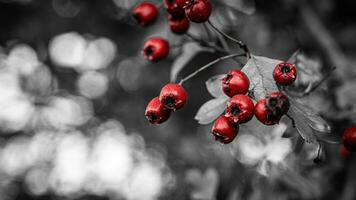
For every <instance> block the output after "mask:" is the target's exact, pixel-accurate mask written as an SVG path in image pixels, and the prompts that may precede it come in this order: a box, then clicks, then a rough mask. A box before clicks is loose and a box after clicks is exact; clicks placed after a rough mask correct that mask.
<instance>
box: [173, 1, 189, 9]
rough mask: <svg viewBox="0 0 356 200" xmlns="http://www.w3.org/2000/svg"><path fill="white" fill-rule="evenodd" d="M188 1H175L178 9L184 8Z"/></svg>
mask: <svg viewBox="0 0 356 200" xmlns="http://www.w3.org/2000/svg"><path fill="white" fill-rule="evenodd" d="M189 1H190V0H176V3H177V5H178V6H179V7H181V8H184V7H185V6H186V5H187V4H188V3H189Z"/></svg>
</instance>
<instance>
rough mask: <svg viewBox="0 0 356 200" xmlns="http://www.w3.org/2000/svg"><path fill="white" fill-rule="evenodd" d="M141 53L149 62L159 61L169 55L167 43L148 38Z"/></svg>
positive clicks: (160, 39) (162, 40) (161, 39)
mask: <svg viewBox="0 0 356 200" xmlns="http://www.w3.org/2000/svg"><path fill="white" fill-rule="evenodd" d="M143 53H144V55H145V57H146V58H147V59H148V60H149V61H159V60H162V59H164V58H166V57H167V56H168V54H169V43H168V42H167V40H165V39H163V38H150V39H148V40H147V41H146V42H145V45H144V47H143Z"/></svg>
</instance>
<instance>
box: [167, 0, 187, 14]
mask: <svg viewBox="0 0 356 200" xmlns="http://www.w3.org/2000/svg"><path fill="white" fill-rule="evenodd" d="M164 6H165V7H166V9H167V12H168V13H169V14H171V15H173V16H175V17H183V16H185V11H184V8H183V6H179V5H178V4H177V1H176V0H164Z"/></svg>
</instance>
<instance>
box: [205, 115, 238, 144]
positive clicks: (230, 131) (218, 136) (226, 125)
mask: <svg viewBox="0 0 356 200" xmlns="http://www.w3.org/2000/svg"><path fill="white" fill-rule="evenodd" d="M238 131H239V125H238V124H233V123H231V122H230V121H229V119H228V118H226V117H225V116H220V117H219V118H218V119H217V120H216V121H215V122H214V125H213V128H212V130H211V132H212V134H213V135H214V137H215V140H217V141H219V142H220V143H222V144H228V143H230V142H232V141H233V140H234V139H235V137H236V135H237V133H238Z"/></svg>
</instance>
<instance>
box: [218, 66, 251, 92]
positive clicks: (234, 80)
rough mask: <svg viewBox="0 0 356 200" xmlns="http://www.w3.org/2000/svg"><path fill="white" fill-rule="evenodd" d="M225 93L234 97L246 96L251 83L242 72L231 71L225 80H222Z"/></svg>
mask: <svg viewBox="0 0 356 200" xmlns="http://www.w3.org/2000/svg"><path fill="white" fill-rule="evenodd" d="M221 83H222V88H223V91H224V93H225V94H226V95H227V96H229V97H233V96H234V95H236V94H246V93H247V91H248V89H249V87H250V81H249V79H248V77H247V76H246V74H245V73H244V72H242V71H240V70H233V71H230V72H229V73H228V74H227V75H226V77H225V78H223V79H222V80H221Z"/></svg>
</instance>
